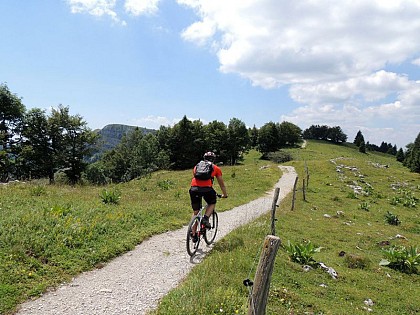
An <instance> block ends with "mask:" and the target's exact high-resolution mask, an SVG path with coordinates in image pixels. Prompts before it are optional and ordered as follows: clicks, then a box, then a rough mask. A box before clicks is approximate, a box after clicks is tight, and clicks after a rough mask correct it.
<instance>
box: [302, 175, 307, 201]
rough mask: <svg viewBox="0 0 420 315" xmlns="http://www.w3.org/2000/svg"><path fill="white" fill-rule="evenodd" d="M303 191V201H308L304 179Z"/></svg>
mask: <svg viewBox="0 0 420 315" xmlns="http://www.w3.org/2000/svg"><path fill="white" fill-rule="evenodd" d="M302 187H303V188H302V191H303V201H306V186H305V179H303V186H302Z"/></svg>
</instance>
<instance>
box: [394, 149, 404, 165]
mask: <svg viewBox="0 0 420 315" xmlns="http://www.w3.org/2000/svg"><path fill="white" fill-rule="evenodd" d="M396 159H397V161H398V162H404V159H405V154H404V151H403V149H402V148H400V149H399V150H398V152H397V155H396Z"/></svg>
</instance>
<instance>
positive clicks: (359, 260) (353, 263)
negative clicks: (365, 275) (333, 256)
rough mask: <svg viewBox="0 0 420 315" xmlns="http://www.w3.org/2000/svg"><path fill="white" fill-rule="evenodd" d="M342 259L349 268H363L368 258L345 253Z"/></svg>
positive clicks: (367, 263) (367, 262) (366, 264)
mask: <svg viewBox="0 0 420 315" xmlns="http://www.w3.org/2000/svg"><path fill="white" fill-rule="evenodd" d="M344 261H345V263H346V265H347V267H348V268H351V269H357V268H358V269H365V268H366V267H367V266H368V265H369V259H367V258H364V257H362V256H359V255H352V254H349V255H346V258H345V259H344Z"/></svg>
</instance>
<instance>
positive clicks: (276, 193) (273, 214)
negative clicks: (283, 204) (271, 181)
mask: <svg viewBox="0 0 420 315" xmlns="http://www.w3.org/2000/svg"><path fill="white" fill-rule="evenodd" d="M279 194H280V188H278V187H277V188H276V189H275V190H274V198H273V204H272V205H271V235H276V208H277V200H278V199H279Z"/></svg>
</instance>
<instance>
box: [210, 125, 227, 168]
mask: <svg viewBox="0 0 420 315" xmlns="http://www.w3.org/2000/svg"><path fill="white" fill-rule="evenodd" d="M228 138H229V135H228V129H227V126H226V125H225V123H223V122H220V121H217V120H214V121H212V122H210V123H209V124H207V125H205V126H204V139H205V145H206V149H205V151H212V152H214V153H216V156H217V161H218V162H223V163H227V162H228V161H229V158H230V157H229V152H228ZM203 153H204V152H203Z"/></svg>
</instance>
